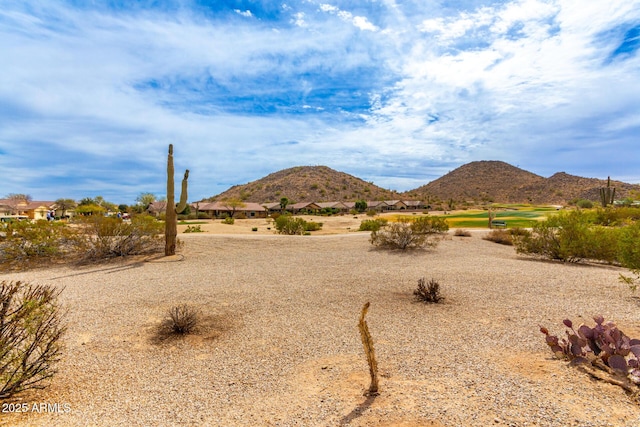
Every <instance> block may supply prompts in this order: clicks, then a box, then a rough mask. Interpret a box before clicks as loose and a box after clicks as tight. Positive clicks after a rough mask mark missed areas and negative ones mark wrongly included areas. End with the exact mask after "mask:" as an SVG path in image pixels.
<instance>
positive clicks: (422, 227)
mask: <svg viewBox="0 0 640 427" xmlns="http://www.w3.org/2000/svg"><path fill="white" fill-rule="evenodd" d="M448 229H449V226H448V225H447V223H446V221H445V220H444V219H442V218H436V217H421V218H416V219H407V218H402V219H400V220H399V221H398V222H392V223H388V224H387V225H385V226H384V227H382V228H380V230H377V231H372V232H371V238H370V239H369V241H370V242H371V244H372V245H374V246H378V247H380V248H386V249H401V250H406V249H411V248H420V247H427V246H436V245H437V244H438V240H439V237H440V236H441V235H442V234H444V233H445V232H446V231H447V230H448Z"/></svg>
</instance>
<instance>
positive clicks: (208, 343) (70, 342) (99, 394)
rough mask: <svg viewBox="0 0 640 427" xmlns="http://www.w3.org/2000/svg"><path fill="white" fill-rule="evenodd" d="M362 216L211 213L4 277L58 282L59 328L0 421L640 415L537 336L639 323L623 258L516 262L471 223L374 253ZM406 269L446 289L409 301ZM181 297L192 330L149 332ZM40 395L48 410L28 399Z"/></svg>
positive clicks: (594, 419)
mask: <svg viewBox="0 0 640 427" xmlns="http://www.w3.org/2000/svg"><path fill="white" fill-rule="evenodd" d="M364 218H365V217H362V218H360V219H358V220H356V219H354V218H353V217H350V216H347V217H337V218H335V219H332V220H331V221H328V220H327V219H324V218H323V219H317V220H319V221H323V222H325V224H326V226H325V230H324V231H323V233H324V234H320V235H314V236H279V235H274V234H273V233H272V232H271V231H267V230H266V227H267V226H268V225H267V223H266V221H265V222H264V224H263V225H261V223H260V222H261V221H263V220H253V221H254V222H253V223H252V222H251V221H252V220H242V221H237V222H236V224H235V225H233V226H230V225H224V224H220V223H219V221H217V222H214V223H213V224H206V225H205V226H204V227H203V229H207V230H208V231H207V232H206V233H190V234H182V233H181V234H180V239H181V240H182V241H183V242H184V245H183V246H182V249H181V253H180V255H178V256H176V257H172V258H170V259H166V258H158V257H150V258H145V259H138V260H134V261H127V262H118V263H109V264H102V265H98V266H92V267H85V268H68V267H64V268H59V267H58V268H50V269H39V270H34V271H29V272H22V273H11V274H3V275H2V276H0V279H1V280H24V281H29V282H32V283H42V284H51V285H56V286H63V287H64V291H63V293H62V296H61V298H62V301H63V303H64V305H65V306H66V308H67V309H68V314H67V321H68V333H67V334H66V336H65V343H66V349H65V352H64V359H63V360H62V361H61V362H60V363H59V365H58V368H59V372H58V373H57V375H56V376H55V377H53V379H52V380H51V381H50V386H49V387H48V388H47V389H45V390H40V391H35V392H29V393H25V394H22V395H19V396H18V398H17V399H16V400H14V401H13V403H26V404H27V405H26V406H27V407H28V408H29V410H28V411H27V412H25V413H7V412H5V413H2V414H0V424H2V425H10V426H31V425H33V426H45V425H46V426H76V425H77V426H116V425H121V426H151V425H153V426H177V425H190V426H201V425H202V426H346V425H349V426H380V427H381V426H388V427H390V426H396V427H408V426H489V425H498V426H499V425H506V426H598V427H601V426H638V425H640V406H638V404H636V403H634V401H633V400H632V398H631V397H630V396H628V395H627V394H626V393H625V392H624V391H623V390H622V389H621V388H619V387H616V386H614V385H610V384H608V383H604V382H600V381H596V380H593V379H591V378H590V377H588V376H587V375H586V374H584V373H582V372H580V371H578V370H577V369H576V368H573V367H570V366H568V365H567V364H566V363H565V362H562V361H559V360H556V359H554V358H553V356H552V354H551V352H550V351H549V350H548V348H547V346H546V344H545V343H544V339H543V338H544V337H543V335H542V334H541V333H540V332H539V325H544V326H547V327H548V328H549V329H550V330H551V331H552V332H554V333H560V334H563V333H564V332H563V330H564V327H563V326H562V320H563V319H564V318H567V317H568V318H570V319H572V320H573V321H574V323H581V322H585V323H588V324H590V325H591V324H593V321H592V316H594V315H597V314H602V315H603V316H605V318H606V319H607V320H613V321H615V322H616V323H617V324H618V326H619V327H620V328H621V329H622V330H623V331H625V332H626V333H627V334H628V335H630V336H632V337H638V336H640V310H638V305H639V300H638V299H637V298H636V297H635V296H634V295H633V294H632V293H631V292H630V290H629V289H628V288H627V287H625V286H624V285H622V284H621V283H619V281H618V275H619V273H621V272H624V270H622V269H619V268H615V267H611V266H593V265H567V264H561V263H555V262H544V261H535V260H531V259H527V258H523V257H520V256H518V255H517V254H516V253H515V250H514V249H513V248H512V247H508V246H501V245H498V244H495V243H492V242H488V241H485V240H482V239H481V236H482V234H483V233H485V232H486V231H483V230H477V231H473V232H472V236H471V237H455V236H453V235H452V234H453V233H452V231H450V233H449V235H448V236H447V237H446V239H445V240H443V241H442V242H440V244H439V245H438V246H437V247H436V248H434V249H429V250H419V251H410V252H397V251H395V252H394V251H381V250H374V249H372V247H371V245H370V244H369V242H368V237H369V233H362V232H353V231H352V230H355V229H356V228H357V226H358V224H359V222H360V220H361V219H364ZM341 221H343V222H344V223H342V222H341ZM245 222H246V224H245ZM329 222H331V223H333V224H334V225H332V226H330V225H329ZM256 224H257V225H256ZM245 226H246V228H245ZM252 226H257V227H258V228H259V231H258V232H252V231H251V227H252ZM181 227H183V228H184V226H181ZM347 227H349V229H348V228H347ZM262 228H265V230H261V229H262ZM334 228H335V231H334V232H332V231H331V230H332V229H334ZM421 277H426V278H427V279H430V278H434V279H436V280H437V281H438V282H439V283H440V284H441V286H442V291H443V294H444V296H445V297H446V299H445V300H444V303H442V304H437V305H426V304H422V303H418V302H416V301H414V299H413V295H412V292H413V290H414V289H415V288H416V285H417V280H418V279H419V278H421ZM367 301H368V302H370V303H371V308H370V310H369V314H368V316H367V321H368V324H369V329H370V331H371V334H372V336H373V339H374V343H375V351H376V354H377V360H378V366H379V369H380V374H381V378H380V394H379V395H378V396H376V397H366V396H364V395H363V393H364V391H365V390H366V388H367V387H368V385H369V373H368V366H367V363H366V359H365V356H364V351H363V348H362V343H361V341H360V336H359V332H358V328H357V322H358V318H359V315H360V310H361V308H362V306H363V304H364V303H365V302H367ZM183 303H186V304H190V305H192V306H194V307H196V308H197V309H198V310H199V311H200V314H201V317H200V327H199V330H198V331H197V333H196V334H194V335H191V336H186V337H184V338H165V337H163V336H161V335H159V334H158V330H159V326H160V324H161V322H162V320H163V318H164V317H165V316H166V312H167V310H168V309H169V308H171V307H172V306H175V305H178V304H183ZM41 403H49V404H55V403H58V404H59V406H58V408H61V410H60V411H59V412H58V413H50V412H37V411H34V410H33V405H34V404H36V407H37V408H39V405H40V404H41Z"/></svg>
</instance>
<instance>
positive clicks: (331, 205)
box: [316, 202, 351, 212]
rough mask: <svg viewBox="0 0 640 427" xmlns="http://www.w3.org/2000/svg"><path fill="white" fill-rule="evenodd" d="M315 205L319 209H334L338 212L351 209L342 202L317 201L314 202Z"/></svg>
mask: <svg viewBox="0 0 640 427" xmlns="http://www.w3.org/2000/svg"><path fill="white" fill-rule="evenodd" d="M316 205H318V207H319V208H320V209H321V210H322V209H334V210H336V211H338V212H349V210H350V209H351V208H349V207H348V206H347V205H346V204H345V203H343V202H318V203H316Z"/></svg>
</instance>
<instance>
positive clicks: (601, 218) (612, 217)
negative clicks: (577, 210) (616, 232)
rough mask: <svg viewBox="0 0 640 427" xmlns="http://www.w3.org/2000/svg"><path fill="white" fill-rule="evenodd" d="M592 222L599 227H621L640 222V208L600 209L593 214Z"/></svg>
mask: <svg viewBox="0 0 640 427" xmlns="http://www.w3.org/2000/svg"><path fill="white" fill-rule="evenodd" d="M592 215H593V216H592V219H591V220H592V222H593V223H594V224H598V225H606V226H620V225H625V224H630V223H633V222H636V221H639V220H640V208H636V207H611V206H610V207H607V208H604V209H603V208H598V209H597V210H596V211H595V212H594V213H593V214H592Z"/></svg>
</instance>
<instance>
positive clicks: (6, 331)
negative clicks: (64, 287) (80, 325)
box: [0, 281, 66, 399]
mask: <svg viewBox="0 0 640 427" xmlns="http://www.w3.org/2000/svg"><path fill="white" fill-rule="evenodd" d="M60 292H61V290H59V289H56V288H53V287H50V286H45V285H32V284H30V283H25V282H20V281H16V282H7V281H2V282H0V399H4V398H8V397H11V396H12V395H14V394H16V393H19V392H22V391H25V390H29V389H38V388H42V387H43V383H44V381H45V380H47V379H48V378H51V377H52V376H53V375H54V374H55V373H56V363H57V362H58V361H59V360H60V359H61V357H62V343H61V337H62V336H63V334H64V333H65V330H66V326H65V324H64V320H63V317H64V316H63V312H62V310H61V308H60V305H59V303H58V296H59V295H60Z"/></svg>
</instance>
